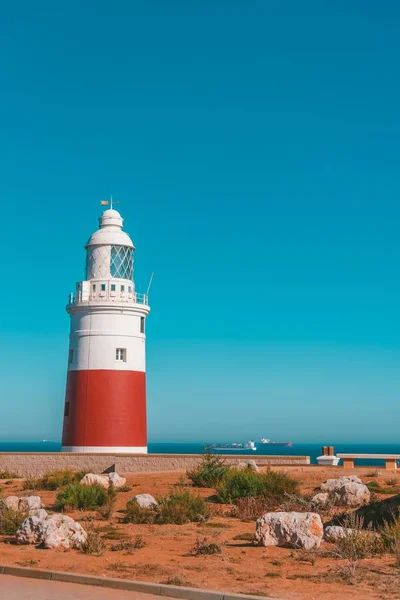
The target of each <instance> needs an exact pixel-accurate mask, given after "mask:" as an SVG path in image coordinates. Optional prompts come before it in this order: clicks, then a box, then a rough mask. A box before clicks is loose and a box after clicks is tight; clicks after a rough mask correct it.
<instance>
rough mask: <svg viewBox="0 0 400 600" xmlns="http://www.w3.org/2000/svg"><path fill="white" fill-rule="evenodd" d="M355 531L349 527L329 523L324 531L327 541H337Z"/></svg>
mask: <svg viewBox="0 0 400 600" xmlns="http://www.w3.org/2000/svg"><path fill="white" fill-rule="evenodd" d="M352 532H353V529H349V528H347V527H339V525H328V527H326V528H325V531H324V540H325V541H326V542H331V543H335V542H337V540H338V539H340V538H343V537H346V535H349V534H351V533H352Z"/></svg>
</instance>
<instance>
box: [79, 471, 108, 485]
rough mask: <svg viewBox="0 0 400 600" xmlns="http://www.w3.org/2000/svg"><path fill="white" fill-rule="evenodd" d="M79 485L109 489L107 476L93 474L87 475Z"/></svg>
mask: <svg viewBox="0 0 400 600" xmlns="http://www.w3.org/2000/svg"><path fill="white" fill-rule="evenodd" d="M79 483H80V484H81V485H99V486H101V487H103V488H106V489H107V488H108V487H109V479H108V475H96V474H95V473H87V474H86V475H85V476H84V477H83V478H82V479H81V480H80V482H79Z"/></svg>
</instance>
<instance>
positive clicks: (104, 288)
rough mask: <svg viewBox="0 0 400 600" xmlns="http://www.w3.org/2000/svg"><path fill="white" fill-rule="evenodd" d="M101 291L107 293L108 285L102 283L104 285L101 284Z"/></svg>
mask: <svg viewBox="0 0 400 600" xmlns="http://www.w3.org/2000/svg"><path fill="white" fill-rule="evenodd" d="M101 291H102V292H105V291H106V284H105V283H102V284H101Z"/></svg>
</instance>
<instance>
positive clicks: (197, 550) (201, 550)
mask: <svg viewBox="0 0 400 600" xmlns="http://www.w3.org/2000/svg"><path fill="white" fill-rule="evenodd" d="M221 552H222V547H221V544H218V543H217V542H210V541H209V540H208V538H206V537H205V538H203V539H197V540H196V543H195V545H194V546H193V548H192V550H191V553H192V554H193V556H201V555H204V554H206V555H209V554H221Z"/></svg>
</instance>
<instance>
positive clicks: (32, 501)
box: [18, 496, 43, 513]
mask: <svg viewBox="0 0 400 600" xmlns="http://www.w3.org/2000/svg"><path fill="white" fill-rule="evenodd" d="M42 506H43V504H42V499H41V497H40V496H25V497H24V498H20V499H19V503H18V510H20V511H21V512H27V513H29V512H30V511H33V510H39V508H42Z"/></svg>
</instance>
